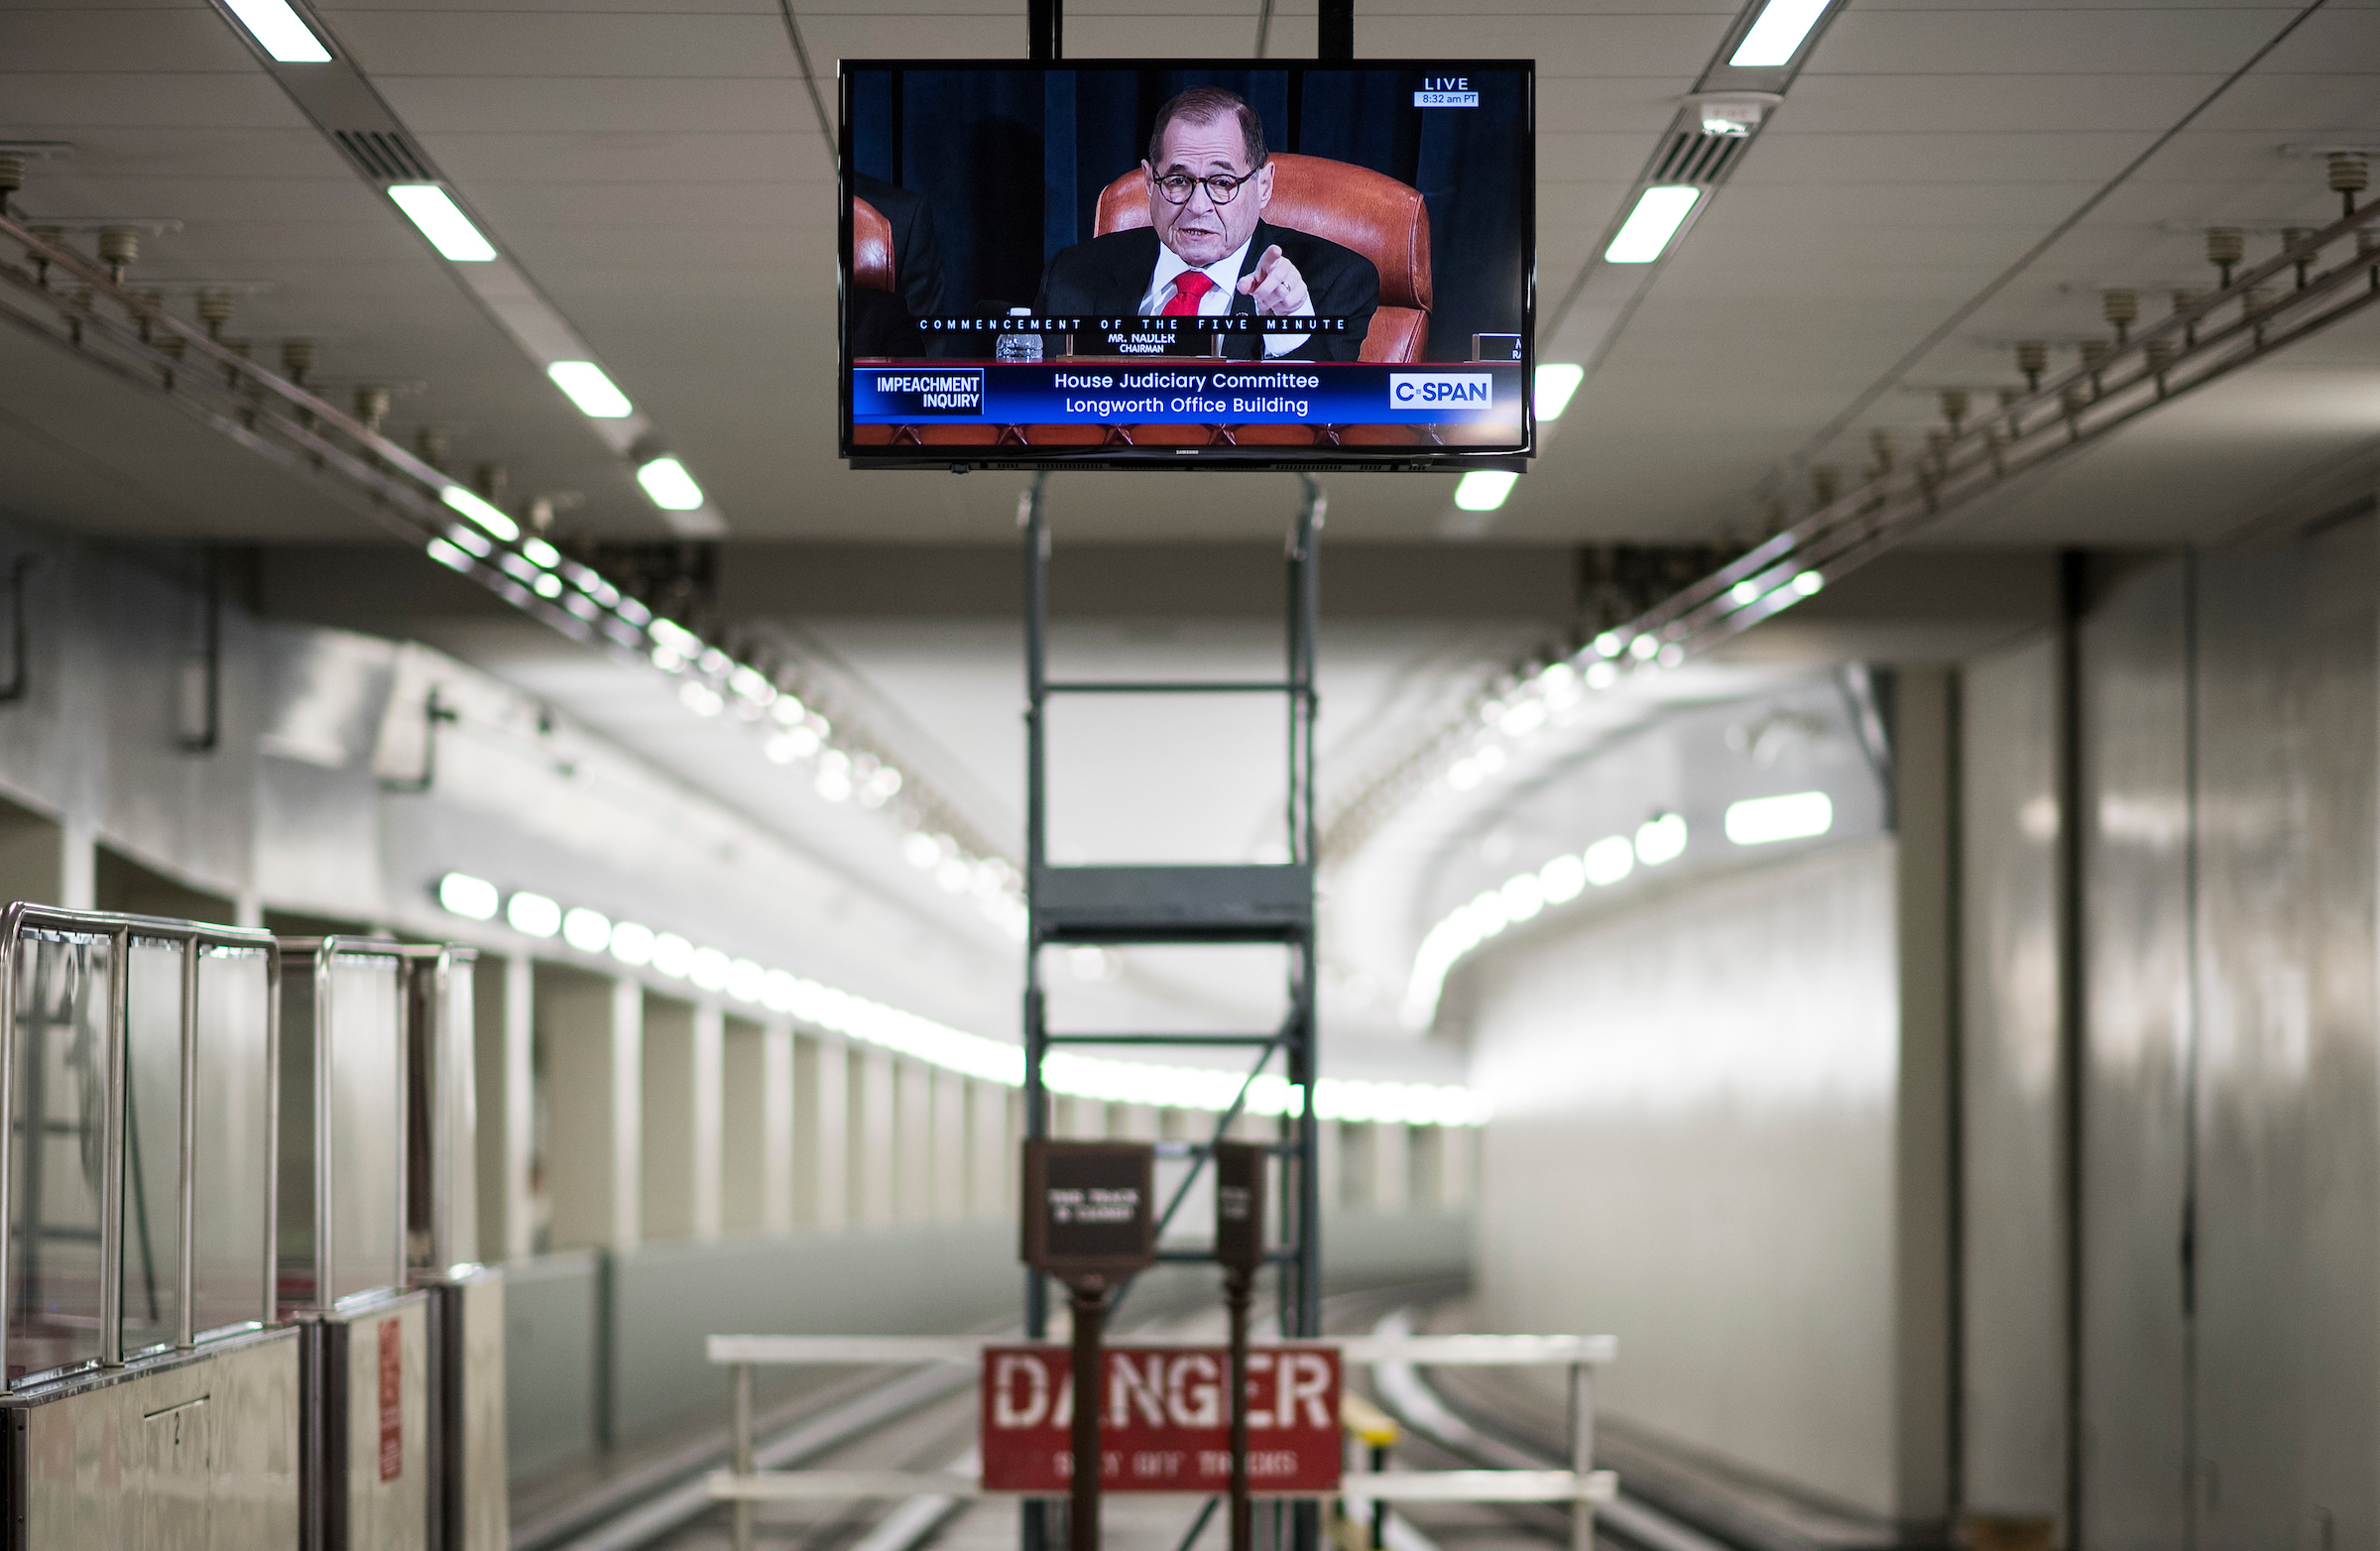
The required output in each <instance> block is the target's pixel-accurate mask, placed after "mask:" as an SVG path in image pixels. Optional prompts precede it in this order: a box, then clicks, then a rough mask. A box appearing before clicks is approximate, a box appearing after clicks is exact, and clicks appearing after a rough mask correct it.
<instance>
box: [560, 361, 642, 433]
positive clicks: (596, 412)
mask: <svg viewBox="0 0 2380 1551" xmlns="http://www.w3.org/2000/svg"><path fill="white" fill-rule="evenodd" d="M545 375H546V376H548V377H550V378H552V379H553V385H554V386H555V387H556V388H559V389H560V390H561V391H562V392H564V393H566V394H568V395H569V396H570V402H571V403H572V404H575V405H577V406H578V409H579V413H580V414H582V415H585V416H588V417H590V418H594V419H599V420H616V419H619V418H622V417H624V416H626V415H628V414H630V413H631V412H632V411H633V410H634V409H635V406H634V405H632V404H630V403H629V402H628V395H626V394H624V393H622V392H621V391H620V390H619V389H618V388H616V387H614V386H613V385H612V380H611V379H610V378H609V377H606V376H604V375H603V368H602V367H600V366H597V365H596V364H595V363H594V362H592V361H556V362H554V363H553V364H552V365H551V366H548V367H547V368H545Z"/></svg>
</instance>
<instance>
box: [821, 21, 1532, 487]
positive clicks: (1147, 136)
mask: <svg viewBox="0 0 2380 1551" xmlns="http://www.w3.org/2000/svg"><path fill="white" fill-rule="evenodd" d="M841 84H842V109H843V114H842V123H843V130H842V242H841V248H840V261H841V266H842V275H841V278H842V288H841V301H842V317H841V323H842V329H841V337H842V383H841V412H842V453H843V456H844V457H846V458H848V459H850V460H851V463H852V464H853V466H854V467H863V468H903V467H906V468H950V467H960V468H967V467H978V468H980V467H1059V466H1065V467H1093V468H1120V467H1143V468H1144V467H1151V466H1158V467H1171V468H1184V467H1189V468H1198V467H1240V468H1249V467H1254V468H1275V469H1278V468H1316V467H1331V468H1350V467H1360V468H1361V467H1369V468H1388V469H1433V468H1435V469H1446V468H1465V467H1500V468H1517V467H1519V466H1520V460H1521V459H1523V458H1526V457H1528V456H1530V455H1531V454H1532V452H1533V451H1534V447H1535V438H1536V424H1535V419H1534V418H1533V416H1532V414H1531V409H1530V404H1529V391H1528V385H1529V383H1530V381H1531V380H1532V379H1531V371H1532V368H1533V365H1534V362H1533V360H1532V352H1533V332H1532V330H1533V323H1534V303H1535V255H1536V165H1535V143H1536V140H1535V105H1534V90H1535V71H1534V66H1533V65H1532V64H1530V63H1529V62H1527V61H1516V60H1487V61H1479V60H1454V61H1442V60H1425V61H1400V60H1363V61H1360V62H1357V63H1327V64H1326V63H1307V62H1302V61H1285V62H1280V63H1270V62H1262V61H1249V60H1204V61H1201V60H1176V61H1148V60H1129V61H1127V60H1101V61H1076V60H1069V61H1065V62H1062V63H1054V64H1024V63H1019V62H1017V61H1015V60H980V61H965V60H906V61H856V62H855V61H846V62H845V63H844V65H843V69H842V77H841Z"/></svg>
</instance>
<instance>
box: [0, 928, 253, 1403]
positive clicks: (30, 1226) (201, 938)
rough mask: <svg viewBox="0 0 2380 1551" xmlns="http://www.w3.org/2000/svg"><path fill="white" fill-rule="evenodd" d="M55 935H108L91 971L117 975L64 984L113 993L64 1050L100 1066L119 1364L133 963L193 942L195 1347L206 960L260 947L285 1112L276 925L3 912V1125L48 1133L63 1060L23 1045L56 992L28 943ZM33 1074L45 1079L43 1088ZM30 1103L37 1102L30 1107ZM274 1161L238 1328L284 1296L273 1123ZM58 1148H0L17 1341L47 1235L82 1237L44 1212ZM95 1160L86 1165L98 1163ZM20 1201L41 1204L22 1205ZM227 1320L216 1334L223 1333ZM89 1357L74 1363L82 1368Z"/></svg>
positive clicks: (183, 953)
mask: <svg viewBox="0 0 2380 1551" xmlns="http://www.w3.org/2000/svg"><path fill="white" fill-rule="evenodd" d="M42 940H49V941H55V942H80V943H86V944H91V945H94V946H96V945H97V944H100V943H105V944H106V948H107V955H106V964H105V968H104V969H103V970H101V971H99V972H98V973H97V974H93V975H91V976H89V977H88V978H89V979H91V980H96V979H98V978H100V976H102V975H103V976H104V978H105V982H106V984H105V987H104V988H103V990H101V988H97V987H93V986H90V985H88V984H82V985H79V986H78V987H76V988H66V989H65V990H63V991H62V992H60V993H58V995H59V996H60V998H61V1000H60V1002H59V1004H58V1006H59V1008H60V1010H62V1011H63V1013H64V1015H66V1016H69V1017H71V1016H74V1015H75V1014H72V1012H71V1007H72V999H73V998H74V997H75V996H76V995H81V996H89V995H91V994H92V993H93V992H94V991H99V993H100V995H102V996H103V997H104V1003H103V1008H104V1011H103V1013H102V1014H101V1021H100V1023H99V1026H98V1030H97V1032H98V1044H99V1048H98V1049H97V1050H92V1051H84V1052H81V1053H80V1054H79V1055H76V1054H73V1053H70V1052H69V1053H65V1054H63V1055H61V1061H62V1062H65V1063H72V1062H76V1061H79V1062H80V1063H81V1065H80V1066H79V1068H74V1067H72V1066H71V1065H68V1066H66V1067H64V1068H61V1069H63V1070H67V1071H69V1072H72V1071H75V1070H79V1072H80V1073H81V1074H83V1075H84V1076H85V1077H86V1080H87V1077H88V1076H89V1075H91V1074H93V1070H94V1069H95V1074H96V1075H97V1076H98V1078H99V1093H98V1095H97V1096H96V1097H97V1098H98V1100H99V1117H100V1118H99V1178H98V1181H97V1183H98V1191H97V1203H96V1213H95V1215H96V1217H97V1219H98V1221H97V1224H96V1227H97V1240H98V1252H99V1253H98V1258H97V1265H98V1286H97V1323H98V1331H97V1343H96V1353H95V1356H94V1358H93V1359H92V1360H91V1361H92V1363H94V1364H95V1365H96V1366H97V1367H101V1368H114V1367H118V1366H121V1365H122V1364H123V1363H124V1362H125V1351H124V1280H125V1278H124V1231H125V1216H126V1212H125V1198H124V1193H125V1164H124V1154H125V1146H126V1124H125V1122H126V1114H127V1106H126V1103H125V1090H126V1086H127V1082H128V1066H129V1058H128V1054H127V1045H128V1042H129V1038H130V1027H131V995H130V969H131V960H132V949H133V944H134V942H135V941H141V942H164V943H171V944H173V945H175V946H176V947H177V948H178V950H179V954H180V959H181V963H180V977H179V978H180V985H179V1001H180V1007H179V1039H180V1046H179V1066H180V1080H179V1107H180V1113H179V1117H178V1126H177V1129H178V1131H179V1148H178V1154H179V1155H178V1157H177V1158H176V1160H175V1167H176V1170H177V1173H176V1229H175V1233H176V1239H177V1241H178V1243H177V1252H176V1262H175V1265H174V1267H173V1274H174V1277H175V1283H174V1286H175V1294H176V1296H175V1301H176V1303H177V1305H178V1310H177V1314H176V1329H175V1332H174V1343H173V1345H174V1348H175V1349H176V1350H181V1351H186V1350H189V1349H190V1348H191V1347H193V1346H194V1345H196V1343H197V1341H198V1338H199V1337H200V1336H201V1335H204V1334H209V1333H208V1332H200V1331H196V1330H193V1329H192V1328H191V1327H192V1309H193V1299H192V1297H191V1290H192V1275H193V1270H192V1252H193V1248H194V1246H193V1243H192V1240H193V1233H192V1223H193V1218H194V1208H195V1191H196V1188H197V1182H196V1179H195V1169H194V1167H193V1163H192V1152H193V1149H194V1147H195V1145H196V1134H195V1133H196V1127H195V1125H194V1120H195V1116H194V1113H193V1106H194V1104H195V1093H196V1080H195V1073H196V1070H197V1067H198V1063H199V1059H200V1056H199V1049H198V1021H199V1015H198V1009H199V996H198V971H199V956H200V954H201V953H202V952H203V951H204V950H205V949H207V948H222V949H234V950H243V951H250V952H255V953H258V954H260V955H262V957H263V959H264V970H265V985H266V1000H265V1006H264V1008H263V1009H262V1014H263V1016H264V1019H265V1029H264V1032H265V1039H264V1071H263V1073H262V1074H261V1075H262V1077H263V1080H264V1083H265V1094H266V1113H267V1114H268V1115H270V1114H273V1113H275V1112H276V1110H277V1108H278V1094H279V1087H280V1069H281V1052H280V1008H281V954H280V949H279V946H278V944H277V943H276V942H275V940H274V938H273V937H272V935H271V934H270V933H267V932H263V931H255V930H250V929H247V928H243V927H237V926H215V925H208V924H204V923H200V922H194V921H177V920H164V919H158V918H154V917H150V916H145V915H127V914H120V913H117V912H113V911H102V910H67V909H60V908H57V907H55V906H51V905H43V904H32V903H27V902H23V901H19V902H16V903H13V904H10V905H9V906H8V907H7V909H6V911H5V912H0V1124H4V1125H6V1126H7V1127H8V1128H9V1130H10V1131H11V1132H15V1131H16V1130H18V1128H19V1127H24V1128H25V1129H27V1130H31V1131H33V1132H35V1133H37V1134H38V1135H39V1136H40V1137H41V1138H43V1140H44V1141H47V1140H49V1139H52V1138H53V1128H52V1125H51V1118H50V1113H49V1104H48V1101H47V1100H46V1099H45V1098H44V1097H43V1095H42V1091H41V1088H40V1086H39V1085H41V1084H43V1083H44V1082H46V1081H47V1079H48V1077H49V1075H50V1067H51V1065H52V1062H51V1061H50V1059H49V1052H46V1051H37V1052H36V1057H37V1058H35V1059H28V1058H27V1053H26V1051H25V1050H24V1048H23V1038H24V1034H25V1031H26V1029H27V1028H28V1027H29V1026H31V1025H32V1024H33V1022H34V1021H35V1019H37V1018H41V1017H44V1016H46V1015H47V1012H46V1009H45V1008H31V1009H29V1008H28V1006H27V1002H28V999H29V998H32V999H43V998H46V997H48V996H50V995H51V994H52V992H53V990H54V988H51V987H49V986H46V985H45V984H44V983H43V975H42V973H41V971H40V970H39V969H38V968H37V969H36V970H35V972H34V974H33V975H32V977H31V979H30V981H29V979H28V974H27V968H26V963H25V960H26V955H25V954H24V952H23V949H24V946H25V945H26V944H27V943H28V942H36V941H42ZM26 1084H34V1085H36V1086H35V1087H34V1088H32V1089H31V1090H28V1089H26V1088H25V1086H24V1085H26ZM20 1108H27V1109H28V1113H27V1114H26V1115H25V1116H24V1117H22V1118H21V1117H20V1116H19V1110H20ZM264 1146H265V1168H264V1176H263V1179H264V1194H263V1199H262V1200H260V1201H258V1202H257V1203H256V1208H257V1210H258V1211H259V1212H261V1213H262V1214H263V1217H264V1222H263V1232H262V1242H263V1250H264V1255H263V1259H264V1263H263V1264H262V1265H261V1266H260V1267H259V1268H258V1269H259V1272H260V1289H261V1297H260V1299H259V1306H258V1307H257V1309H256V1311H255V1319H254V1321H253V1322H252V1324H243V1325H242V1326H239V1327H235V1328H243V1329H244V1328H253V1327H260V1326H263V1325H267V1324H270V1323H272V1322H273V1320H274V1319H275V1318H276V1311H275V1308H274V1266H275V1262H276V1259H277V1256H278V1253H279V1247H278V1244H277V1242H276V1227H277V1223H276V1216H277V1213H276V1205H277V1201H276V1188H275V1187H276V1181H277V1180H278V1178H279V1174H280V1167H279V1156H278V1131H277V1129H275V1128H270V1127H269V1128H268V1133H267V1135H266V1137H265V1138H264ZM49 1150H50V1149H49V1148H48V1147H46V1146H44V1145H41V1144H38V1143H37V1144H36V1145H32V1146H16V1145H11V1146H7V1147H0V1217H4V1219H5V1228H4V1230H0V1332H6V1333H7V1337H8V1339H10V1340H11V1341H12V1342H13V1340H14V1338H15V1335H16V1332H17V1326H18V1316H19V1314H20V1313H21V1312H22V1311H21V1310H20V1308H19V1303H20V1301H21V1299H22V1298H23V1295H24V1289H25V1288H26V1287H27V1286H29V1285H31V1277H32V1269H31V1262H32V1261H33V1260H34V1257H36V1256H38V1255H39V1254H40V1253H42V1250H43V1248H44V1245H45V1242H46V1241H47V1240H49V1239H51V1238H54V1237H58V1236H60V1235H66V1236H69V1237H73V1236H76V1235H78V1233H79V1230H75V1229H52V1228H49V1227H47V1226H46V1225H45V1224H44V1222H43V1220H42V1219H41V1217H40V1216H39V1213H41V1212H42V1211H44V1210H46V1206H45V1200H46V1197H47V1194H48V1193H47V1192H45V1191H44V1190H43V1188H42V1179H41V1172H40V1171H41V1169H42V1167H43V1165H44V1162H45V1160H46V1154H47V1152H48V1151H49ZM85 1166H86V1169H87V1166H88V1165H87V1163H86V1165H85ZM20 1206H23V1207H26V1208H28V1209H29V1211H30V1214H31V1215H28V1213H27V1212H21V1211H20ZM219 1333H220V1332H216V1334H219ZM8 1357H9V1364H10V1371H11V1372H12V1374H13V1375H15V1376H12V1377H10V1378H9V1379H8V1380H7V1381H6V1387H7V1388H9V1389H12V1390H14V1389H19V1388H23V1387H25V1386H26V1385H27V1384H28V1382H39V1381H41V1380H44V1379H47V1378H50V1377H54V1376H56V1373H55V1372H33V1373H30V1374H27V1373H24V1372H22V1370H23V1368H24V1366H25V1365H24V1363H23V1362H22V1360H21V1358H20V1356H19V1354H18V1353H16V1352H13V1351H12V1352H10V1353H9V1354H8ZM74 1366H78V1365H71V1364H70V1365H68V1367H69V1368H71V1367H74Z"/></svg>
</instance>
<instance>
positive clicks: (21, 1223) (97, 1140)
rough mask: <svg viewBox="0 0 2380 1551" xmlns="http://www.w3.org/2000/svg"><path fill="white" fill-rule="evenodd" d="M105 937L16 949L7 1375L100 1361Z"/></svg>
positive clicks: (108, 952)
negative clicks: (100, 1199) (12, 1169)
mask: <svg viewBox="0 0 2380 1551" xmlns="http://www.w3.org/2000/svg"><path fill="white" fill-rule="evenodd" d="M112 947H113V945H112V944H111V943H110V942H109V941H108V940H107V939H106V938H104V937H79V936H77V937H67V936H62V935H58V934H54V933H46V932H31V931H29V932H27V933H25V935H24V936H22V937H20V938H19V939H18V942H17V961H16V964H15V966H14V968H15V972H16V980H17V985H16V1006H15V1007H14V1008H13V1009H11V1010H10V1014H11V1015H12V1016H13V1017H14V1019H15V1028H14V1033H15V1038H16V1071H15V1073H14V1074H13V1077H14V1081H15V1090H16V1091H15V1094H14V1095H13V1103H12V1109H13V1113H12V1114H11V1115H10V1116H9V1118H8V1121H9V1139H10V1144H11V1145H12V1146H13V1147H14V1149H15V1152H14V1155H13V1157H12V1159H11V1162H12V1164H13V1167H14V1173H15V1178H14V1179H13V1181H12V1187H11V1190H10V1193H9V1194H10V1200H9V1202H8V1243H9V1278H10V1285H9V1288H8V1376H9V1379H10V1381H11V1382H14V1381H15V1380H17V1379H21V1378H26V1377H30V1376H35V1375H39V1374H43V1373H49V1372H57V1371H58V1370H60V1369H66V1368H73V1367H76V1366H78V1365H82V1364H88V1363H95V1362H97V1361H98V1360H99V1198H100V1184H101V1165H102V1163H103V1161H104V1157H105V1153H106V1146H107V1132H106V1125H105V1115H106V1110H107V1045H108V1028H107V1018H108V970H109V965H110V963H111V961H112V959H113V951H112Z"/></svg>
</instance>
